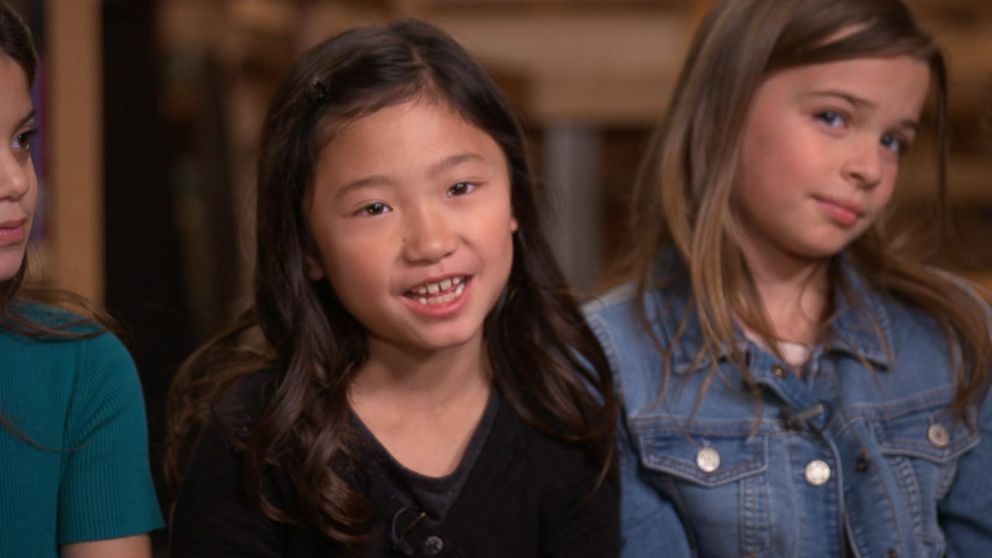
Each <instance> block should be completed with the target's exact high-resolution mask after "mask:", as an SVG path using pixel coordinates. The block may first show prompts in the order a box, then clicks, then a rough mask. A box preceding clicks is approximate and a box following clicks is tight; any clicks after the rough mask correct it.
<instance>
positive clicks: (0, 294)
mask: <svg viewBox="0 0 992 558" xmlns="http://www.w3.org/2000/svg"><path fill="white" fill-rule="evenodd" d="M36 68H37V59H36V55H35V52H34V49H33V47H32V42H31V36H30V33H29V31H28V30H27V28H26V27H25V25H24V22H23V21H21V19H20V18H19V17H18V16H17V15H16V14H14V13H13V12H12V11H11V10H10V8H8V7H7V6H6V5H5V4H3V3H0V133H2V134H3V137H5V138H7V141H6V142H4V144H3V145H2V147H0V556H3V557H7V556H10V557H31V558H36V557H37V558H47V557H55V556H62V557H64V558H87V557H94V558H95V557H107V556H114V557H127V558H131V557H148V556H150V555H151V545H150V543H149V541H148V536H147V535H146V533H147V532H148V531H151V530H153V529H158V528H160V527H161V526H162V518H161V515H160V513H159V508H158V503H157V502H156V499H155V493H154V491H153V488H152V483H151V475H150V472H149V467H148V445H147V443H148V441H147V433H146V430H145V414H144V403H143V401H142V396H141V386H140V384H139V382H138V375H137V373H136V371H135V368H134V363H133V362H132V360H131V357H130V355H128V353H127V351H126V350H125V349H124V347H123V346H122V345H121V343H120V341H118V340H117V338H115V337H114V336H113V335H111V334H110V333H108V332H107V330H106V327H105V325H106V324H109V322H108V321H107V320H105V319H103V318H102V317H101V316H100V315H99V314H98V313H95V312H92V311H89V310H86V305H85V304H81V303H82V301H81V300H79V299H78V297H75V296H72V295H68V294H64V293H63V294H58V293H53V292H51V291H41V290H37V289H30V288H22V287H21V283H22V281H23V278H24V275H25V260H24V253H25V247H26V244H27V239H28V237H29V233H30V231H31V224H32V218H33V216H34V212H35V206H36V202H37V197H38V183H37V179H36V177H35V174H34V169H33V166H32V162H31V153H30V148H29V142H30V139H31V136H32V135H33V133H34V114H35V111H34V107H33V106H32V103H31V97H30V94H29V90H30V87H31V83H32V82H33V79H34V74H35V71H36ZM65 302H71V303H73V306H74V307H78V308H82V309H83V310H84V312H82V313H80V312H73V313H70V312H67V311H65V310H61V309H59V307H60V306H64V304H58V303H65ZM81 316H87V317H81Z"/></svg>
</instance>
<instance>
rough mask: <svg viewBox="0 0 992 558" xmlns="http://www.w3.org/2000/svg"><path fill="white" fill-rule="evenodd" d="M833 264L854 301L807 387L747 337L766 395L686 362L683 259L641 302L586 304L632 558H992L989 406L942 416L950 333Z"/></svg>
mask: <svg viewBox="0 0 992 558" xmlns="http://www.w3.org/2000/svg"><path fill="white" fill-rule="evenodd" d="M840 266H841V268H842V271H841V276H842V277H843V281H844V282H845V284H846V285H848V286H849V287H850V288H849V289H845V291H844V292H848V293H853V294H854V297H853V298H855V299H856V300H853V301H852V300H850V298H845V297H843V296H841V295H840V294H838V296H837V297H835V299H836V300H837V301H838V302H837V303H836V306H837V310H836V313H835V315H834V318H833V320H832V322H831V329H830V334H829V335H828V336H827V338H826V341H825V342H824V343H823V344H821V345H820V346H818V347H815V348H814V349H813V351H812V353H811V356H810V358H809V360H808V361H807V363H806V364H805V365H804V367H803V369H802V375H801V377H800V376H797V375H795V374H793V373H791V372H789V368H788V367H787V366H786V365H785V364H784V363H782V362H780V361H779V360H778V359H777V358H776V357H775V356H773V354H772V353H771V352H770V351H767V350H764V349H762V348H761V347H759V346H757V345H756V344H755V343H753V342H751V341H749V340H748V339H746V338H745V337H744V336H743V335H740V336H739V346H738V349H743V350H744V355H745V361H746V366H747V368H748V371H749V373H750V375H751V377H752V378H753V379H754V381H755V382H756V383H757V385H758V386H759V392H758V393H755V391H753V390H749V389H748V388H747V387H746V384H745V382H744V378H743V376H742V374H741V371H740V369H739V368H738V367H737V365H736V364H732V363H731V362H729V360H727V359H720V360H719V361H718V365H717V367H716V369H715V371H714V373H711V374H707V370H711V367H710V361H709V360H706V361H704V362H698V359H694V357H695V356H696V354H697V350H698V348H699V346H700V342H701V337H700V335H701V334H700V331H699V328H698V326H697V322H696V321H695V318H694V316H695V313H694V310H693V308H692V307H691V306H690V305H691V302H690V301H689V296H688V294H689V290H688V285H687V282H686V281H685V280H684V272H683V271H681V270H682V267H681V265H669V266H668V267H669V269H668V273H669V276H670V277H675V276H678V275H683V280H681V281H679V280H674V281H671V282H669V283H667V285H668V286H667V287H665V288H664V289H659V290H655V291H649V292H647V293H646V295H645V296H644V298H643V299H641V300H638V297H637V293H636V288H635V287H634V286H633V285H630V284H628V285H625V286H621V287H619V288H617V289H615V290H613V291H611V292H610V293H608V294H606V295H605V296H603V297H601V298H599V299H596V300H593V301H591V302H590V303H589V304H587V306H586V313H587V317H588V319H589V322H590V325H591V327H592V329H593V331H594V332H595V333H596V335H597V336H598V338H599V340H600V343H601V344H602V345H603V348H604V350H605V352H606V355H607V357H608V359H609V361H610V365H611V367H612V369H613V372H614V376H615V380H616V385H617V390H618V395H619V397H620V399H621V402H622V404H623V411H622V413H623V416H622V417H621V420H620V432H619V439H620V469H621V483H622V498H621V500H622V504H621V506H622V507H621V521H622V529H623V535H624V539H625V543H624V548H623V556H624V557H628V558H629V557H641V556H643V557H663V556H674V557H677V556H703V557H731V556H732V557H739V556H755V557H757V556H775V557H791V556H803V557H805V556H845V555H849V556H855V557H885V558H891V557H915V556H921V557H922V556H927V557H930V556H945V555H946V556H955V557H957V556H961V557H983V556H992V443H990V437H992V410H990V407H992V404H984V405H982V407H981V410H980V411H973V412H972V415H971V416H972V417H973V419H974V420H973V423H974V424H975V425H976V426H977V427H976V428H969V426H967V425H965V424H963V423H962V422H961V421H960V420H955V419H954V417H952V416H950V415H949V414H948V412H947V406H948V403H949V402H950V401H951V399H952V398H953V397H954V380H953V372H952V370H951V368H950V367H949V359H948V354H947V347H946V342H945V339H944V337H943V334H942V333H941V330H940V328H939V327H938V326H937V324H936V323H935V322H934V321H933V320H932V319H930V318H929V317H928V316H927V315H926V314H924V313H923V312H921V311H920V310H917V309H915V308H914V307H911V306H909V305H907V304H905V303H903V302H900V301H899V300H896V299H894V298H892V297H890V296H886V295H883V294H882V293H880V292H877V291H875V290H872V289H871V288H869V287H868V286H867V285H866V282H865V281H864V280H862V279H861V278H860V277H858V276H857V274H856V273H855V272H854V271H853V270H852V269H850V268H849V267H848V266H847V264H845V263H844V261H843V259H842V260H841V262H840ZM638 305H642V306H641V307H642V308H643V309H644V311H645V312H646V316H647V317H648V324H650V329H651V332H653V334H654V335H655V336H656V338H657V341H658V342H660V346H661V347H663V348H664V349H665V350H666V352H668V353H669V355H668V358H669V359H670V360H669V367H668V369H669V370H670V374H669V378H668V381H667V384H666V383H665V373H664V370H665V367H664V363H663V361H662V356H661V355H662V353H660V352H659V350H658V348H657V347H658V345H656V344H655V342H654V341H653V340H652V339H651V337H650V334H649V332H648V331H646V330H645V327H644V326H643V325H642V324H643V321H642V320H641V319H640V318H639V317H638V312H637V310H638ZM975 311H976V312H983V311H986V310H985V308H984V307H983V306H982V305H980V303H978V302H977V299H976V308H975ZM685 315H688V316H690V317H689V320H688V322H687V327H685V329H684V330H682V331H681V334H679V326H680V323H681V322H682V318H683V316H685ZM701 389H706V393H705V396H703V397H702V398H701V399H697V394H698V393H699V391H700V390H701Z"/></svg>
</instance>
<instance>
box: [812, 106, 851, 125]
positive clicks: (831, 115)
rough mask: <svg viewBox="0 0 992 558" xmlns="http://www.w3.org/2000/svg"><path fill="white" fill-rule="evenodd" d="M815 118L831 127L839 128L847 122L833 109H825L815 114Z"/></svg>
mask: <svg viewBox="0 0 992 558" xmlns="http://www.w3.org/2000/svg"><path fill="white" fill-rule="evenodd" d="M816 119H817V120H819V121H820V122H823V123H824V124H826V125H827V126H829V127H831V128H841V127H843V126H845V125H846V124H847V119H846V118H845V117H844V115H842V114H841V113H839V112H837V111H834V110H825V111H823V112H818V113H817V114H816Z"/></svg>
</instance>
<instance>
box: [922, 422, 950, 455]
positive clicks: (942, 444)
mask: <svg viewBox="0 0 992 558" xmlns="http://www.w3.org/2000/svg"><path fill="white" fill-rule="evenodd" d="M927 440H930V443H931V444H932V445H933V447H935V448H939V449H944V448H946V447H947V446H948V445H950V443H951V436H950V434H948V433H947V429H946V428H944V425H943V424H936V423H935V424H931V425H930V428H927Z"/></svg>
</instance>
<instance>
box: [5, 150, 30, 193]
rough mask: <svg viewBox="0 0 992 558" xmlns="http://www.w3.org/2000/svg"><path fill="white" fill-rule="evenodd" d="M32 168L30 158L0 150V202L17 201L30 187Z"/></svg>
mask: <svg viewBox="0 0 992 558" xmlns="http://www.w3.org/2000/svg"><path fill="white" fill-rule="evenodd" d="M33 175H34V167H32V166H31V158H30V157H27V156H24V155H23V154H21V156H18V154H17V153H13V152H12V151H11V150H10V149H3V150H0V200H11V201H17V200H19V199H21V198H22V197H24V195H25V194H26V193H27V192H28V189H29V188H30V187H31V180H32V177H33Z"/></svg>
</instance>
